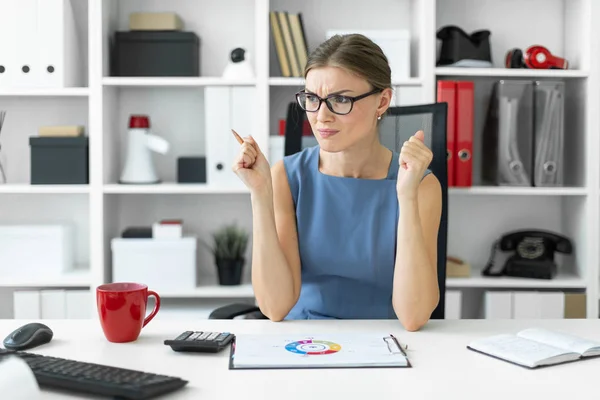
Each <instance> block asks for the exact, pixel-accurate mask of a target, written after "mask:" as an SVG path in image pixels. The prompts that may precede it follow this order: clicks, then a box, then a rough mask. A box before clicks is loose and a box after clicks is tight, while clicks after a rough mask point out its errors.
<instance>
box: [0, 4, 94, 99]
mask: <svg viewBox="0 0 600 400" xmlns="http://www.w3.org/2000/svg"><path fill="white" fill-rule="evenodd" d="M72 1H76V0H19V1H4V2H1V3H0V48H1V49H2V51H1V52H0V87H68V86H83V78H82V77H83V69H82V67H81V49H80V43H79V35H78V32H77V30H76V23H75V16H74V13H73V8H72Z"/></svg>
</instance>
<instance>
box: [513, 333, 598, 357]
mask: <svg viewBox="0 0 600 400" xmlns="http://www.w3.org/2000/svg"><path fill="white" fill-rule="evenodd" d="M518 335H519V336H520V337H523V338H527V339H531V340H535V341H537V342H540V343H545V344H548V345H551V346H555V347H559V348H561V349H565V350H568V351H573V352H576V353H579V354H584V353H586V352H587V351H588V350H592V351H593V352H594V353H599V352H600V342H594V341H591V340H587V339H584V338H581V337H578V336H575V335H571V334H567V333H564V332H555V331H550V330H547V329H534V328H531V329H525V330H523V331H521V332H519V333H518ZM594 350H595V351H594ZM590 353H591V352H590ZM590 355H591V354H590Z"/></svg>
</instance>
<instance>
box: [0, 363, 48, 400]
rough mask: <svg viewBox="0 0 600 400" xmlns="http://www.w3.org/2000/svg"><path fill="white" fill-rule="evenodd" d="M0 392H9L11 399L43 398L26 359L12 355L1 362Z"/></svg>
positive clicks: (28, 399)
mask: <svg viewBox="0 0 600 400" xmlns="http://www.w3.org/2000/svg"><path fill="white" fill-rule="evenodd" d="M0 393H4V394H7V393H9V394H10V399H11V400H38V399H41V398H42V393H41V391H40V388H39V386H38V383H37V380H36V379H35V376H34V375H33V371H31V368H29V366H28V365H27V363H26V362H25V361H23V360H21V359H20V358H18V357H11V356H9V357H8V359H7V360H5V361H2V362H0Z"/></svg>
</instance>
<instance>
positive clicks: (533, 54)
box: [504, 45, 569, 69]
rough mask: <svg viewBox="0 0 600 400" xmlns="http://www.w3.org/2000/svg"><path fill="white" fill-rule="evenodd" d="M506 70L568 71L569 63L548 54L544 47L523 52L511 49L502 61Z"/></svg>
mask: <svg viewBox="0 0 600 400" xmlns="http://www.w3.org/2000/svg"><path fill="white" fill-rule="evenodd" d="M504 65H505V67H506V68H532V69H568V68H569V62H568V61H567V60H565V59H564V58H561V57H557V56H555V55H553V54H552V53H550V50H548V49H547V48H545V47H544V46H538V45H534V46H530V47H528V48H527V50H525V53H523V52H522V51H521V49H511V50H509V51H508V52H507V53H506V57H505V59H504Z"/></svg>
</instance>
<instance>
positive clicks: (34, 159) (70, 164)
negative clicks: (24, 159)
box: [29, 136, 89, 185]
mask: <svg viewBox="0 0 600 400" xmlns="http://www.w3.org/2000/svg"><path fill="white" fill-rule="evenodd" d="M29 145H30V147H31V184H33V185H35V184H39V185H52V184H87V183H88V181H89V173H88V171H89V164H88V160H89V151H88V148H89V146H88V137H87V136H80V137H38V136H32V137H30V138H29Z"/></svg>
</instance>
